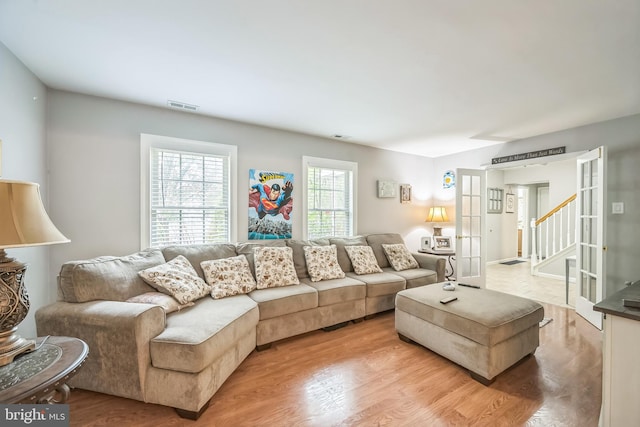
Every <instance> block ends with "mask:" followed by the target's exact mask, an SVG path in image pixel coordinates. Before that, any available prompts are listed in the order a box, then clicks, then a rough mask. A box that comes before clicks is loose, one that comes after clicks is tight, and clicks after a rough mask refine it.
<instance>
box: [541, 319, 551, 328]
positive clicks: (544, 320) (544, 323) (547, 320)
mask: <svg viewBox="0 0 640 427" xmlns="http://www.w3.org/2000/svg"><path fill="white" fill-rule="evenodd" d="M552 320H553V319H552V318H551V317H545V318H543V319H542V320H541V321H540V323H539V325H540V327H541V328H542V327H543V326H544V325H546V324H547V323H549V322H551V321H552Z"/></svg>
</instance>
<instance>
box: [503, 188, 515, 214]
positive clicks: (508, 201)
mask: <svg viewBox="0 0 640 427" xmlns="http://www.w3.org/2000/svg"><path fill="white" fill-rule="evenodd" d="M504 200H505V204H504V211H505V212H506V213H515V211H516V195H515V194H511V193H507V194H506V195H505V197H504Z"/></svg>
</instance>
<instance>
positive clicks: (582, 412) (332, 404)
mask: <svg viewBox="0 0 640 427" xmlns="http://www.w3.org/2000/svg"><path fill="white" fill-rule="evenodd" d="M543 305H544V306H545V316H546V317H552V318H553V321H552V322H551V323H549V324H548V325H547V326H545V327H543V328H541V329H540V341H541V343H540V347H539V348H538V350H537V352H536V353H535V355H534V356H532V357H528V358H525V359H524V360H523V361H521V362H520V363H519V364H518V365H516V366H514V367H512V368H510V369H509V370H507V371H506V372H504V373H502V374H501V375H500V376H498V378H497V379H496V381H495V382H494V383H493V384H491V385H490V386H489V387H485V386H483V385H482V384H480V383H478V382H476V381H474V380H473V379H471V377H470V376H469V374H468V372H467V371H466V370H465V369H464V368H462V367H460V366H458V365H455V364H453V363H452V362H450V361H448V360H447V359H445V358H443V357H441V356H439V355H437V354H435V353H433V352H431V351H429V350H427V349H425V348H423V347H421V346H418V345H414V344H408V343H405V342H403V341H400V339H398V336H397V333H396V331H395V328H394V314H393V312H392V311H391V312H386V313H382V314H380V315H377V316H376V317H374V318H372V319H370V320H366V321H364V322H360V323H357V324H351V323H350V324H349V325H348V326H346V327H344V328H341V329H338V330H335V331H331V332H323V331H315V332H310V333H308V334H305V335H302V336H298V337H294V338H291V339H287V340H283V341H280V342H278V343H276V344H274V345H273V347H272V348H271V349H269V350H266V351H262V352H256V351H254V352H253V353H251V354H250V355H249V357H248V358H247V359H246V360H245V361H244V362H243V363H242V364H241V366H240V367H239V369H238V370H236V372H234V373H233V374H232V375H231V377H230V378H229V379H228V380H227V381H226V382H225V383H224V384H223V385H222V387H221V388H220V390H219V391H218V392H217V393H216V394H215V395H214V397H213V399H212V401H211V405H210V407H209V408H208V409H207V410H206V412H204V414H203V415H202V416H201V417H200V419H199V420H197V421H190V420H185V419H182V418H179V417H178V415H177V414H176V413H175V412H174V410H173V409H171V408H167V407H163V406H159V405H152V404H145V403H142V402H138V401H134V400H129V399H123V398H118V397H113V396H108V395H104V394H100V393H94V392H89V391H85V390H79V389H76V390H73V391H72V393H71V397H70V399H69V402H68V403H69V404H70V425H71V426H119V427H120V426H136V427H138V426H140V427H142V426H149V427H159V426H193V427H196V426H198V427H199V426H232V427H241V426H269V427H272V426H580V427H589V426H596V425H597V424H598V417H599V412H600V404H601V389H602V388H601V383H602V379H601V377H602V375H601V372H602V357H601V353H602V350H601V346H602V338H601V332H600V331H598V330H597V329H595V328H594V327H592V326H591V325H589V324H588V323H587V322H586V321H585V320H584V319H582V318H581V317H580V316H578V315H576V314H575V312H574V311H573V310H572V309H570V308H567V307H560V306H556V305H551V304H543Z"/></svg>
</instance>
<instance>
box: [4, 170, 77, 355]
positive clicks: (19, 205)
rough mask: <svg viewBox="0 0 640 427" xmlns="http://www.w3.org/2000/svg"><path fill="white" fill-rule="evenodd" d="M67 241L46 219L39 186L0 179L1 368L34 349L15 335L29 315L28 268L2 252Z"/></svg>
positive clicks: (29, 342)
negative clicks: (25, 279)
mask: <svg viewBox="0 0 640 427" xmlns="http://www.w3.org/2000/svg"><path fill="white" fill-rule="evenodd" d="M68 241H69V239H67V238H66V237H65V236H63V235H62V233H60V231H58V229H57V228H56V227H55V225H53V223H52V222H51V219H49V216H48V215H47V212H46V211H45V209H44V205H43V204H42V199H41V198H40V186H39V185H38V184H35V183H32V182H20V181H8V180H4V179H0V366H4V365H8V364H9V363H11V362H12V361H13V359H14V358H15V357H16V356H18V355H19V354H22V353H24V352H26V351H31V350H33V349H35V340H27V339H24V338H22V337H20V335H18V334H17V333H16V331H17V330H18V325H19V324H20V322H22V321H23V320H24V318H25V317H26V316H27V313H28V312H29V296H28V295H27V289H26V287H25V285H24V276H25V272H26V270H27V266H26V265H25V264H23V263H21V262H19V261H17V260H16V259H14V258H9V257H8V256H7V253H6V251H5V249H7V248H20V247H27V246H39V245H52V244H56V243H66V242H68Z"/></svg>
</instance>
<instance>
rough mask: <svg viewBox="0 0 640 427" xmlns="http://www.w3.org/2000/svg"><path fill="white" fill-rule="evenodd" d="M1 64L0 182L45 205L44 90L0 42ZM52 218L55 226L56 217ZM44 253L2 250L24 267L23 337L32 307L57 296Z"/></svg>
mask: <svg viewBox="0 0 640 427" xmlns="http://www.w3.org/2000/svg"><path fill="white" fill-rule="evenodd" d="M0 64H1V66H0V99H1V100H2V102H0V125H1V126H0V139H2V179H9V180H18V181H31V182H36V183H39V184H40V190H41V193H42V197H43V202H44V204H45V207H46V206H47V196H48V195H49V191H48V185H47V163H46V158H47V157H46V144H45V126H46V120H45V111H46V102H47V96H46V95H47V94H46V89H45V87H44V85H43V84H42V83H41V82H40V81H39V80H38V79H37V78H36V77H35V76H34V75H33V74H32V73H31V72H30V71H29V70H28V69H27V68H26V67H25V66H24V65H23V64H22V63H21V62H20V61H19V60H18V59H17V58H16V57H15V56H14V55H13V54H12V53H11V52H10V51H9V50H8V49H7V48H6V47H5V46H4V45H3V44H2V43H0ZM34 98H35V99H34ZM53 220H54V223H56V221H55V218H53ZM49 250H50V248H49V247H32V248H19V249H7V254H8V256H10V257H13V258H16V259H17V260H18V261H21V262H23V263H26V264H27V265H28V268H27V272H26V274H25V279H24V280H25V283H26V286H27V291H28V293H29V300H30V303H31V310H30V311H29V314H28V316H27V318H26V319H25V320H24V321H23V322H22V323H21V324H20V326H19V328H18V329H19V330H18V332H19V333H20V334H21V335H22V336H23V337H25V338H31V337H35V336H36V328H35V321H34V317H33V315H34V313H35V308H37V307H40V306H42V305H43V304H45V303H47V302H49V301H51V299H52V298H55V295H56V288H55V285H54V281H52V280H50V277H49Z"/></svg>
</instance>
